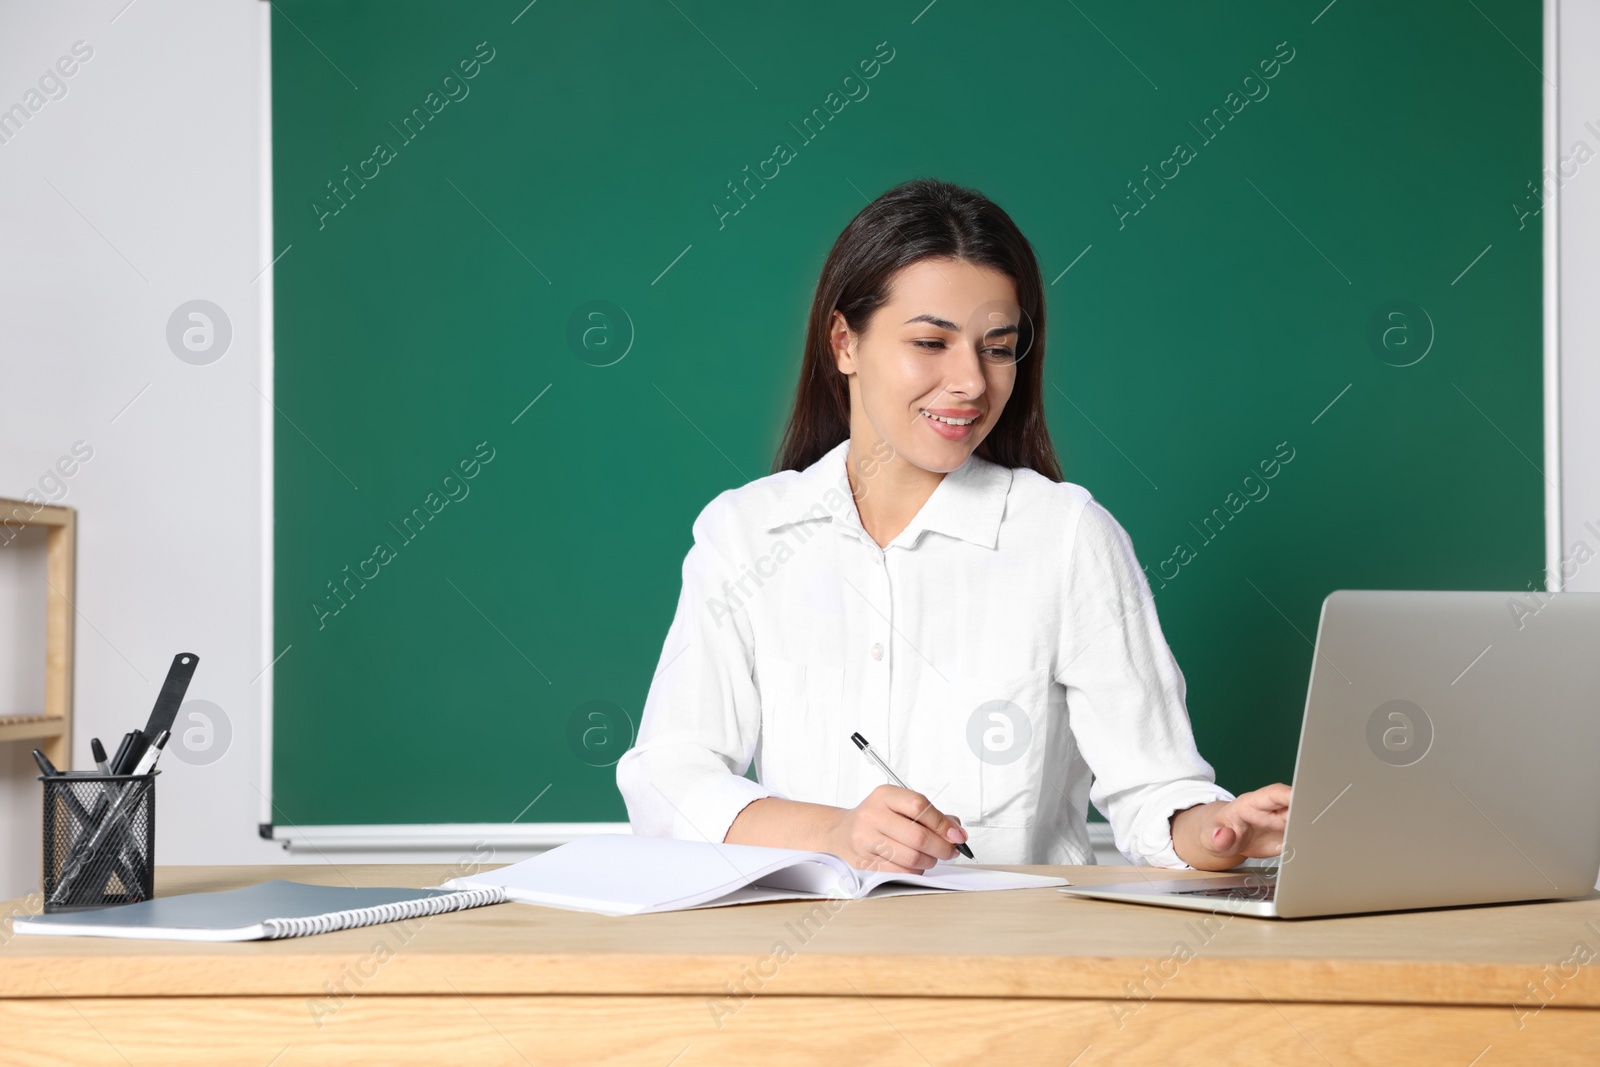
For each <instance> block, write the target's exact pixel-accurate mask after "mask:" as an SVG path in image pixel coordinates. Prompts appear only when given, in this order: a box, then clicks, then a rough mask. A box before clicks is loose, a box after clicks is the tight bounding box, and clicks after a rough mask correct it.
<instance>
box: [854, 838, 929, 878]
mask: <svg viewBox="0 0 1600 1067" xmlns="http://www.w3.org/2000/svg"><path fill="white" fill-rule="evenodd" d="M868 848H869V851H871V853H872V854H873V855H874V856H876V857H877V858H878V859H880V860H882V861H883V863H884V864H885V865H886V866H884V867H880V868H877V869H881V870H888V869H891V868H893V869H895V870H899V871H902V872H911V873H918V874H920V873H921V872H922V871H925V870H927V869H928V868H929V867H932V866H933V865H934V864H935V863H937V862H938V861H937V860H935V859H934V858H933V857H932V856H930V855H928V854H927V853H925V852H922V851H920V850H918V849H915V848H911V847H909V846H907V845H903V844H900V843H899V842H896V841H894V840H893V839H891V838H890V837H888V836H880V837H879V838H878V840H876V841H874V842H873V843H872V844H871V845H870V846H868Z"/></svg>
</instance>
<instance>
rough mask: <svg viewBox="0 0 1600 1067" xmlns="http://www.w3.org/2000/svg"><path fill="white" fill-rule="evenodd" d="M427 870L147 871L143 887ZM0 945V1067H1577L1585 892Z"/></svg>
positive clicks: (796, 908)
mask: <svg viewBox="0 0 1600 1067" xmlns="http://www.w3.org/2000/svg"><path fill="white" fill-rule="evenodd" d="M1032 869H1034V870H1040V871H1050V872H1053V873H1060V874H1061V875H1062V876H1063V877H1066V878H1068V879H1070V880H1072V881H1074V882H1078V883H1082V884H1088V883H1091V882H1096V881H1123V880H1127V879H1128V878H1130V877H1139V873H1138V872H1137V871H1136V870H1135V869H1133V868H1128V867H1065V868H1043V867H1040V868H1032ZM443 871H444V868H442V867H435V866H377V865H367V866H350V865H344V866H341V867H334V866H331V865H326V864H324V865H317V866H301V867H163V868H159V869H158V871H157V875H156V888H157V892H158V893H159V894H162V895H168V894H173V893H183V892H193V891H198V890H209V889H225V888H230V887H234V886H239V885H248V884H253V883H255V882H259V881H264V880H266V879H268V878H279V877H281V878H293V879H297V880H300V881H307V882H322V883H326V884H329V885H340V884H357V885H406V886H426V885H434V884H437V883H438V881H439V880H440V879H441V877H442V875H443ZM1144 873H1147V874H1148V873H1149V870H1148V868H1146V869H1144ZM1167 873H1169V872H1163V874H1164V875H1165V874H1167ZM1170 873H1174V874H1179V875H1182V876H1190V877H1192V876H1193V874H1191V873H1190V872H1170ZM35 910H37V904H36V900H35V902H34V905H33V906H32V907H30V906H28V905H27V904H26V903H24V902H18V901H13V902H10V903H8V904H4V905H0V916H9V915H11V914H13V913H15V912H18V911H35ZM0 938H3V939H4V943H3V944H0V1061H3V1062H4V1063H5V1064H7V1065H11V1064H29V1065H32V1064H38V1065H46V1064H48V1065H50V1067H60V1065H62V1064H74V1065H76V1064H101V1063H103V1064H114V1065H118V1067H125V1065H127V1064H147V1063H148V1064H205V1065H208V1067H210V1065H215V1064H232V1063H241V1064H251V1065H253V1067H266V1065H268V1064H272V1065H274V1067H302V1065H309V1064H337V1065H340V1067H343V1065H345V1064H351V1063H377V1064H410V1063H425V1064H429V1065H432V1067H437V1065H440V1064H466V1063H470V1064H473V1065H475V1067H476V1065H489V1064H538V1065H540V1067H543V1065H545V1064H550V1063H583V1064H585V1065H589V1067H601V1065H610V1064H645V1065H649V1067H669V1065H670V1067H694V1065H697V1064H712V1063H730V1064H732V1063H737V1064H744V1065H759V1067H770V1065H778V1064H789V1063H802V1062H827V1063H829V1064H831V1065H842V1064H849V1065H856V1064H862V1065H877V1064H907V1065H912V1067H925V1065H927V1064H941V1065H942V1064H968V1063H976V1062H983V1063H995V1064H1002V1065H1010V1064H1029V1063H1049V1064H1055V1065H1067V1064H1073V1065H1075V1067H1088V1065H1091V1064H1113V1063H1114V1064H1118V1065H1121V1064H1139V1063H1159V1064H1167V1063H1208V1064H1209V1063H1228V1064H1230V1065H1231V1064H1257V1063H1259V1064H1273V1065H1282V1064H1300V1063H1306V1064H1317V1065H1319V1067H1325V1065H1327V1064H1330V1063H1331V1064H1339V1065H1344V1064H1385V1065H1387V1064H1394V1063H1439V1064H1450V1065H1453V1067H1467V1065H1469V1064H1474V1065H1478V1067H1491V1065H1493V1067H1498V1065H1501V1064H1507V1063H1534V1062H1539V1063H1558V1062H1559V1063H1575V1062H1594V1061H1595V1060H1596V1059H1600V1012H1597V1011H1596V1009H1597V1008H1600V978H1597V977H1596V971H1597V969H1600V894H1595V895H1593V896H1591V897H1590V898H1587V899H1584V900H1578V901H1569V902H1562V903H1546V904H1514V905H1498V906H1492V907H1474V908H1456V909H1448V910H1443V911H1433V912H1414V913H1410V914H1403V913H1402V914H1390V915H1374V916H1357V917H1343V918H1333V919H1312V920H1299V921H1276V920H1266V919H1251V918H1246V917H1230V916H1227V915H1208V914H1207V913H1202V912H1189V911H1180V910H1176V909H1168V908H1158V907H1151V906H1147V905H1133V904H1118V903H1112V902H1105V901H1094V900H1082V899H1072V898H1068V897H1064V896H1062V895H1061V894H1059V893H1057V892H1056V891H1055V890H1054V889H1029V890H1018V891H1014V892H1005V893H980V894H971V895H964V894H950V895H938V896H917V897H900V898H894V899H888V900H868V901H858V902H852V903H842V904H840V903H835V904H833V905H831V906H830V905H818V906H812V905H809V904H804V903H798V902H796V903H773V904H756V905H746V906H741V907H734V908H726V909H712V910H706V911H694V912H680V913H676V914H669V915H645V916H635V917H632V918H608V917H605V916H599V915H588V914H583V913H578V912H565V911H554V910H549V909H544V908H536V907H531V906H528V905H522V904H501V905H495V906H491V907H485V908H476V909H472V910H468V911H463V912H455V913H451V914H446V915H439V916H434V917H431V918H427V919H422V920H418V921H415V922H412V923H410V924H393V925H389V926H374V927H366V928H362V929H356V930H345V931H340V932H337V933H331V934H323V935H320V936H316V937H303V938H292V939H286V940H281V941H257V942H245V943H238V944H220V945H204V944H185V943H179V942H160V941H120V940H108V939H97V938H53V937H33V936H18V935H12V934H11V930H10V923H9V920H6V921H4V922H3V923H0ZM752 994H753V995H752Z"/></svg>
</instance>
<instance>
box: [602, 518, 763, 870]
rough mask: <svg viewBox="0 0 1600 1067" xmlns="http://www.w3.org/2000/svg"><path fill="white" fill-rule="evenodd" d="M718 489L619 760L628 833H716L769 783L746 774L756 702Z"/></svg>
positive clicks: (756, 729)
mask: <svg viewBox="0 0 1600 1067" xmlns="http://www.w3.org/2000/svg"><path fill="white" fill-rule="evenodd" d="M731 492H732V490H729V491H728V492H725V493H722V494H721V495H719V496H718V497H717V498H716V499H715V500H713V501H712V502H711V503H710V504H707V505H706V507H705V508H704V509H702V510H701V512H700V514H699V516H698V517H697V518H696V519H695V521H694V528H693V529H694V544H693V545H692V546H691V547H690V549H689V553H688V555H687V556H685V557H684V561H683V587H682V591H681V593H680V594H679V596H678V606H677V610H676V612H675V614H674V615H673V618H672V624H671V626H670V627H669V628H668V629H667V639H666V642H665V644H664V646H663V647H662V650H661V659H660V660H659V662H658V663H657V665H656V672H655V676H654V678H653V679H652V680H651V682H650V691H649V693H648V695H647V696H646V697H645V703H644V712H643V714H642V716H641V718H640V723H639V738H638V741H637V743H636V744H635V745H634V746H633V747H632V748H631V749H629V750H628V751H627V752H625V753H623V756H622V758H621V759H620V760H618V761H617V788H618V789H619V790H620V791H621V793H622V798H623V801H624V802H625V803H626V805H627V809H628V821H629V823H630V824H631V825H632V828H633V832H634V833H636V834H639V835H641V836H647V837H677V838H688V839H692V840H700V841H713V842H715V841H721V840H723V838H725V837H726V836H727V833H728V827H729V826H730V825H732V823H733V820H734V817H735V816H737V815H738V814H739V812H740V811H742V810H743V809H744V807H745V806H746V805H748V804H749V803H750V802H751V801H753V800H759V799H760V798H762V797H766V796H771V795H772V792H771V790H769V789H767V788H765V787H764V786H762V785H760V784H758V783H756V782H753V781H751V780H750V779H748V778H746V777H744V774H745V772H746V771H747V770H748V769H749V767H750V761H751V759H752V758H753V757H754V754H755V747H756V740H757V737H758V736H759V734H760V728H761V708H760V702H759V698H758V696H757V692H756V688H755V682H754V680H753V677H752V673H751V657H750V648H751V644H752V642H751V637H750V631H749V622H748V619H747V618H746V617H745V614H744V613H743V612H742V611H739V610H737V609H736V608H734V607H732V606H731V605H736V604H737V603H738V601H737V599H732V600H730V599H729V598H728V597H727V596H726V595H725V593H724V590H723V583H724V581H725V580H727V579H728V578H731V577H737V569H736V567H735V566H734V565H733V563H732V561H731V560H730V558H729V557H728V556H727V555H726V547H725V542H726V538H725V536H723V531H724V530H725V528H726V526H727V519H728V514H729V511H730V508H731V506H732V505H731V501H730V499H729V494H730V493H731Z"/></svg>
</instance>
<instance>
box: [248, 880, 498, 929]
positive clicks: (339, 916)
mask: <svg viewBox="0 0 1600 1067" xmlns="http://www.w3.org/2000/svg"><path fill="white" fill-rule="evenodd" d="M505 899H506V891H505V889H504V888H503V887H501V886H488V887H485V888H483V889H464V890H461V891H460V892H456V893H448V894H446V895H444V896H437V897H426V898H422V899H418V900H400V901H396V902H395V903H393V904H380V905H378V906H377V907H373V908H350V909H348V910H346V911H330V912H329V913H328V914H326V915H311V916H307V917H305V918H303V919H268V920H266V921H265V922H263V923H262V926H263V927H264V928H265V930H266V933H265V934H264V935H263V936H264V937H267V938H275V937H303V936H305V935H306V934H325V933H327V932H328V931H329V930H345V929H349V928H350V927H355V926H376V925H378V924H380V923H392V922H398V921H399V920H401V919H414V918H417V917H418V916H422V915H438V914H439V913H441V912H446V911H458V910H460V909H461V908H476V907H479V906H481V905H484V904H500V903H504V901H505Z"/></svg>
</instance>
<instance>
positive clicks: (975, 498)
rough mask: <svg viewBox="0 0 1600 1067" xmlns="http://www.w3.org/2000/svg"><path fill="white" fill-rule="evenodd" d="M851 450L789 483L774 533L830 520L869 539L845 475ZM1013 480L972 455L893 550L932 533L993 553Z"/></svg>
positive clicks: (834, 453)
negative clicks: (990, 550)
mask: <svg viewBox="0 0 1600 1067" xmlns="http://www.w3.org/2000/svg"><path fill="white" fill-rule="evenodd" d="M849 450H850V439H849V438H845V439H844V440H843V441H840V442H839V443H838V444H837V445H835V446H834V447H833V448H831V449H830V450H828V451H827V452H826V453H824V454H823V455H822V457H821V458H820V459H818V460H817V461H816V462H815V463H813V464H811V466H809V467H807V468H806V469H805V470H803V471H800V472H799V476H798V477H796V478H792V479H788V482H789V487H788V491H787V492H786V493H784V495H783V496H781V497H779V498H778V499H777V500H775V501H774V502H773V504H772V506H771V508H770V510H769V512H768V516H767V526H766V529H767V530H768V531H769V532H770V531H773V530H777V529H781V528H782V527H784V526H787V525H789V524H791V523H797V522H815V521H822V520H827V521H830V522H833V521H837V522H838V523H839V524H840V525H843V526H846V527H849V528H851V529H854V530H860V531H861V533H862V536H866V531H865V530H863V529H862V527H861V518H860V514H859V513H858V512H857V510H856V504H855V500H854V498H853V497H852V496H851V495H850V481H849V478H848V477H847V476H846V474H845V456H846V454H847V453H848V452H849ZM1011 476H1012V471H1011V468H1010V467H1005V466H1002V465H1000V464H998V463H993V462H991V461H989V460H986V459H984V458H983V457H982V456H979V455H978V454H977V453H973V454H972V455H969V456H968V457H967V461H966V462H965V463H963V464H962V465H961V466H960V467H957V468H956V469H955V470H953V471H950V472H949V473H948V474H946V475H945V476H944V478H943V479H941V480H940V482H939V484H938V485H937V486H935V487H934V490H933V495H932V496H930V497H928V499H927V502H926V503H924V504H923V505H922V510H921V511H919V512H917V514H916V517H915V518H913V519H912V520H911V523H910V525H908V526H907V527H906V528H905V529H904V530H902V531H901V532H900V533H899V534H898V535H897V536H896V537H895V539H894V540H893V541H891V542H890V544H892V545H903V546H908V547H909V546H911V545H914V544H916V542H917V539H918V538H919V537H920V536H921V535H922V532H923V531H924V530H933V531H935V532H937V533H942V534H948V535H949V536H951V537H958V538H961V539H962V540H964V541H970V542H971V543H972V544H975V545H981V546H983V547H984V548H994V547H995V545H996V544H997V542H998V540H999V535H1000V520H1001V518H1002V517H1003V516H1004V515H1005V509H1006V496H1007V494H1008V493H1009V492H1010V491H1011Z"/></svg>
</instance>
